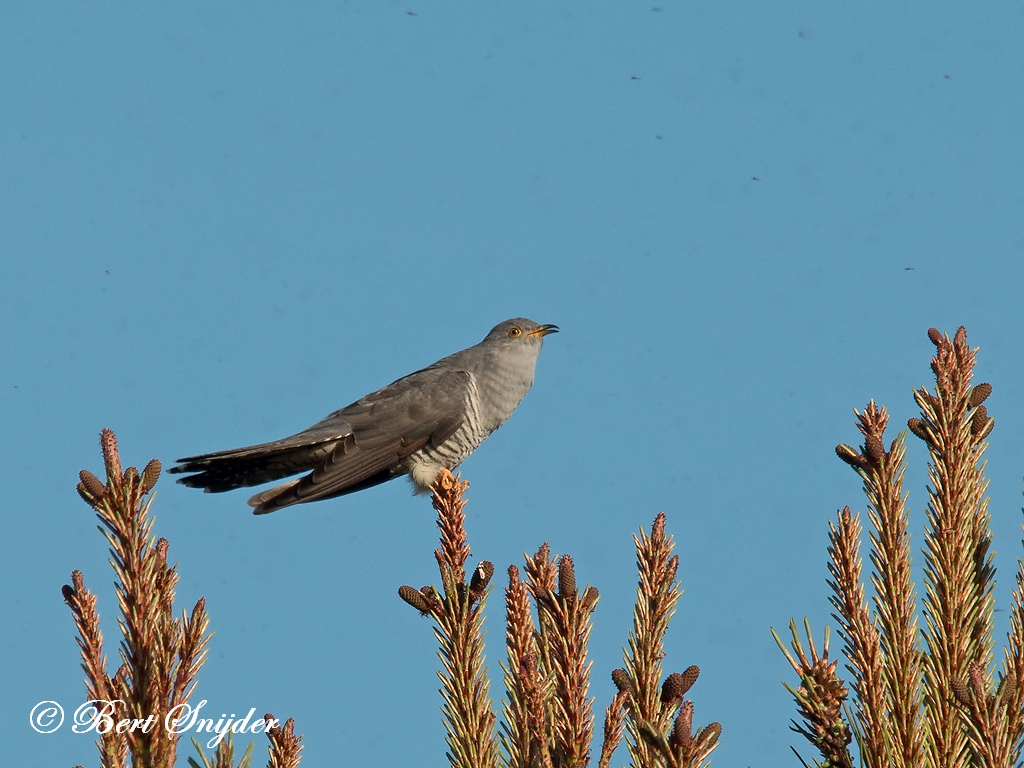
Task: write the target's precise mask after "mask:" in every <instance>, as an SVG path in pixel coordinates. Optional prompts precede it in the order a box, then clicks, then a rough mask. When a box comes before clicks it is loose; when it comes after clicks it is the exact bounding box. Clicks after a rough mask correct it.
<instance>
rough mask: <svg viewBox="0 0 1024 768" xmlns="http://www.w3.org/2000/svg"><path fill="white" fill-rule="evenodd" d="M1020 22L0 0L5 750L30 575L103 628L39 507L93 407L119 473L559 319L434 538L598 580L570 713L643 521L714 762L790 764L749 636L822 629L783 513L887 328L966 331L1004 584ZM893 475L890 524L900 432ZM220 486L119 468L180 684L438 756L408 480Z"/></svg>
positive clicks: (799, 528) (68, 642) (406, 752)
mask: <svg viewBox="0 0 1024 768" xmlns="http://www.w3.org/2000/svg"><path fill="white" fill-rule="evenodd" d="M1021 39H1024V9H1022V8H1021V6H1020V5H1019V4H1014V3H987V2H983V3H980V4H974V5H972V6H971V7H970V8H967V7H966V6H963V5H961V4H953V3H938V4H936V3H925V2H911V3H901V4H892V3H883V2H868V3H864V4H859V5H857V6H856V7H853V6H843V5H840V4H822V3H810V2H804V3H798V2H793V3H771V4H765V3H731V4H723V3H715V4H712V3H696V2H671V1H668V0H664V1H663V0H657V3H656V4H655V3H654V2H646V3H609V2H597V3H589V4H585V5H584V4H569V3H562V2H544V3H538V2H520V3H515V4H511V3H505V4H487V5H486V6H484V5H479V6H472V5H469V4H454V3H423V2H420V0H414V1H412V2H405V1H403V2H400V3H396V2H349V3H341V2H335V3H307V4H303V7H302V8H295V7H292V6H285V5H275V6H266V5H264V6H261V7H260V8H258V9H255V8H254V7H252V6H251V5H250V4H245V3H222V4H217V5H215V6H211V5H210V4H205V3H202V4H200V3H175V4H171V5H167V4H164V5H161V6H153V5H144V6H140V5H138V4H127V3H102V4H90V5H89V6H83V5H80V4H75V5H73V6H69V5H67V4H63V3H7V4H5V5H4V7H3V9H0V75H2V82H3V88H2V91H0V94H2V98H0V221H2V226H0V276H2V279H0V361H2V364H0V424H2V425H3V430H4V436H5V438H6V439H4V440H3V441H2V444H0V467H2V469H0V472H2V473H3V475H2V480H3V486H4V487H5V489H6V490H7V496H6V504H5V505H4V511H3V512H2V513H0V514H2V515H3V522H4V528H5V531H6V543H5V545H4V555H3V558H2V561H0V578H2V580H3V583H4V584H6V585H7V587H6V589H5V590H4V593H3V596H2V597H0V600H2V603H3V612H4V615H5V616H6V617H7V620H6V621H5V632H4V633H3V634H4V640H3V643H4V647H5V653H3V654H2V661H0V674H2V677H3V679H4V680H5V685H4V688H5V693H4V696H3V697H2V701H0V714H2V715H3V717H4V718H5V722H6V723H9V724H10V727H9V735H8V739H7V744H6V747H7V749H6V754H7V756H8V758H9V759H10V760H11V761H12V762H14V763H18V764H22V765H57V764H64V765H72V764H75V763H84V764H95V760H96V758H95V751H94V749H95V748H94V747H93V745H92V743H91V739H89V738H87V737H83V736H75V735H72V734H70V733H68V732H67V728H66V727H65V729H63V731H62V732H60V733H58V734H55V735H50V736H43V735H39V734H36V733H35V732H33V731H32V730H31V729H30V728H29V726H28V723H27V719H28V713H29V710H30V709H31V707H32V706H33V705H34V704H35V703H36V702H38V701H40V700H42V699H54V700H57V701H60V702H62V703H64V704H65V705H66V706H67V705H73V704H76V703H79V702H81V701H82V699H83V686H82V683H81V676H82V675H81V671H80V669H79V666H78V664H79V662H78V657H77V649H76V646H75V644H74V639H73V637H74V633H73V624H72V620H71V617H70V615H69V612H68V610H67V608H66V606H64V605H63V603H62V602H61V599H60V586H61V585H62V584H64V583H66V582H67V581H69V574H70V571H71V570H72V569H75V568H78V569H81V570H82V571H84V573H85V578H86V584H87V585H89V586H90V587H91V588H92V589H94V590H95V591H97V592H98V593H99V596H100V609H101V612H102V614H103V621H104V624H103V626H104V631H105V634H106V636H107V638H108V640H107V642H108V649H107V650H108V654H110V655H114V654H115V653H116V650H115V648H114V640H115V639H116V636H117V632H116V624H115V623H114V616H115V607H116V602H115V598H114V594H113V588H112V584H111V578H112V577H111V572H110V570H109V567H108V566H107V564H106V551H105V548H104V545H103V541H102V538H101V536H100V534H99V533H98V532H97V531H96V528H95V522H94V519H93V517H92V515H91V512H90V510H89V509H88V508H87V507H85V505H84V504H83V503H82V502H81V501H80V500H79V499H78V497H77V495H76V494H75V492H74V485H75V482H76V480H77V472H78V470H80V469H82V468H89V469H91V470H93V471H94V472H98V471H99V469H100V467H101V464H100V458H99V453H98V449H97V446H96V438H97V435H98V433H99V430H100V428H101V427H105V426H107V427H111V428H112V429H114V430H115V431H116V433H117V435H118V437H119V438H120V442H121V448H122V456H123V458H124V460H125V462H126V463H132V464H135V465H137V466H142V465H143V464H145V462H146V461H148V460H149V459H150V458H153V457H156V458H159V459H161V460H162V461H164V463H165V464H169V463H170V462H171V461H172V460H173V459H174V458H176V457H178V456H182V455H187V454H191V453H197V452H202V451H208V450H217V449H222V448H229V447H235V446H239V445H246V444H250V443H255V442H260V441H264V440H269V439H274V438H277V437H281V436H283V435H286V434H291V433H292V432H295V431H297V430H299V429H301V428H303V427H306V426H308V425H309V424H311V423H313V422H314V421H316V420H318V419H320V418H321V417H322V416H324V415H325V414H327V413H328V412H330V411H332V410H334V409H336V408H338V407H340V406H342V405H345V404H346V403H349V402H351V401H352V400H355V399H356V398H358V397H359V396H361V395H363V394H365V393H366V392H369V391H371V390H373V389H376V388H378V387H380V386H382V385H384V384H386V383H388V382H390V381H391V380H393V379H395V378H397V377H398V376H401V375H403V374H405V373H407V372H409V371H411V370H413V369H415V368H419V367H422V366H423V365H426V364H429V363H430V362H433V361H434V360H435V359H437V358H439V357H441V356H443V355H445V354H448V353H450V352H453V351H455V350H457V349H460V348H462V347H465V346H468V345H470V344H473V343H476V342H477V341H479V340H480V339H481V338H482V337H483V336H484V334H485V333H486V332H487V331H488V330H489V329H490V328H491V326H493V325H494V324H496V323H497V322H499V321H501V320H504V319H505V318H508V317H514V316H518V315H525V316H527V317H530V318H532V319H534V320H536V321H537V322H551V323H557V324H558V325H560V326H561V328H562V332H561V333H560V334H559V335H557V336H553V337H550V338H549V339H548V340H547V342H546V344H545V348H544V351H543V353H542V355H541V358H540V361H539V365H538V371H537V381H536V385H535V388H534V390H533V391H532V392H531V393H530V394H529V395H528V397H527V398H526V400H525V401H524V403H523V404H522V406H521V407H520V409H519V411H518V412H517V413H516V414H515V415H514V417H513V418H512V420H511V421H510V422H509V423H508V424H507V425H506V426H505V427H503V428H502V429H501V430H500V431H499V432H498V433H496V434H495V435H494V436H492V437H491V438H490V439H489V440H488V442H487V443H486V444H485V445H484V446H483V448H482V449H481V450H480V451H478V452H477V453H476V454H475V455H474V456H472V457H471V458H470V459H469V460H468V461H467V462H466V463H465V464H464V465H463V468H462V471H463V476H464V478H465V479H467V480H469V481H470V483H471V484H472V487H471V489H470V495H469V498H470V506H469V508H468V514H469V532H470V540H471V543H472V546H473V555H474V559H484V558H486V559H489V560H491V561H493V562H494V563H495V565H496V566H497V570H498V573H499V574H501V573H502V572H503V571H504V569H505V568H506V567H507V565H508V564H510V563H519V562H521V558H522V553H523V552H524V551H527V550H528V551H530V552H532V551H534V550H535V549H536V548H537V546H538V545H539V544H541V543H542V542H544V541H548V542H550V544H551V547H552V549H553V551H555V552H568V553H571V554H572V555H573V557H574V559H575V562H576V568H577V578H578V579H579V580H580V581H581V582H590V583H592V584H594V585H595V586H597V587H598V588H599V589H600V591H601V595H602V600H601V603H600V605H599V607H598V609H597V612H596V614H595V630H594V634H593V639H592V651H593V658H594V670H593V676H594V688H593V690H594V693H595V695H596V696H597V703H596V708H598V709H599V710H600V709H602V708H603V707H604V706H605V705H606V704H607V702H608V700H609V699H610V697H611V695H612V692H613V687H612V685H611V682H610V679H609V673H610V671H611V670H612V669H613V668H614V667H616V666H619V665H620V663H621V662H620V659H621V653H622V651H621V648H622V646H623V645H624V644H625V642H626V637H627V632H628V630H629V627H630V611H631V608H632V601H633V597H634V591H635V578H636V577H635V570H634V563H633V547H632V541H631V538H630V535H631V533H632V532H634V531H635V530H637V528H638V527H639V526H641V525H643V526H644V527H645V528H649V526H650V524H651V521H652V520H653V518H654V516H655V514H656V513H657V512H658V511H659V510H665V511H666V513H667V515H668V528H669V530H670V532H672V533H673V534H674V535H675V537H676V540H677V542H678V552H679V555H680V558H681V568H680V575H681V578H682V582H683V586H684V588H685V590H686V592H685V594H684V596H683V598H682V600H681V602H680V606H679V612H678V615H677V616H676V618H675V620H674V622H673V625H672V627H671V630H670V634H669V638H668V658H667V665H668V669H669V670H672V669H675V670H682V669H684V668H685V667H687V666H689V665H690V664H697V665H699V666H700V668H701V670H702V672H701V677H700V680H699V682H698V683H697V685H696V687H695V688H694V689H693V690H692V691H691V696H692V697H693V699H694V701H695V704H696V720H698V721H700V722H708V721H711V720H717V721H720V722H721V723H722V724H723V735H722V746H721V748H720V750H719V752H718V753H716V758H715V763H716V764H722V765H746V764H751V765H763V766H770V765H791V764H793V757H792V755H791V753H790V752H789V745H790V744H797V741H796V736H795V735H794V734H791V733H790V732H789V731H788V725H789V719H790V717H791V716H792V714H793V711H794V710H793V708H792V705H791V701H790V698H789V696H788V694H787V693H786V692H785V691H784V689H783V688H782V685H781V682H782V680H790V681H792V679H793V678H792V674H791V673H790V671H789V669H788V666H787V664H786V662H785V660H784V658H783V657H782V656H781V654H780V653H779V652H778V650H777V649H776V647H775V645H774V642H773V641H772V639H771V636H770V634H769V627H770V626H774V627H776V628H780V629H782V628H784V627H785V626H786V624H787V622H788V620H789V618H790V617H802V616H804V615H807V616H809V617H810V619H811V621H812V624H813V626H814V628H815V630H816V631H817V632H818V633H819V636H820V631H821V628H822V626H823V624H824V623H826V622H831V619H830V618H829V606H828V603H827V591H826V586H825V578H826V569H825V558H826V554H825V547H826V542H827V540H826V532H827V521H828V519H829V518H830V517H832V516H833V515H834V514H835V511H836V509H837V508H839V507H841V506H843V505H844V504H850V505H851V506H853V507H854V508H858V509H860V508H863V503H862V501H861V498H862V497H861V496H860V491H859V488H860V482H859V480H858V478H857V477H856V475H855V474H854V473H853V472H852V471H851V470H850V469H849V468H848V467H846V466H845V465H844V464H842V463H841V462H839V461H838V460H837V459H836V458H835V456H834V454H833V448H834V446H835V444H836V443H837V442H849V443H854V442H857V440H856V438H857V433H856V431H855V429H854V427H853V423H852V411H851V409H852V408H853V407H855V406H856V407H863V406H864V405H865V404H866V403H867V401H868V399H869V398H872V397H873V398H875V399H876V400H878V401H879V402H881V403H884V404H886V405H887V406H889V407H890V408H891V409H892V411H893V419H894V426H895V427H897V428H898V427H899V426H900V425H902V424H905V421H906V419H907V418H908V417H909V416H912V415H915V414H914V408H913V401H912V399H911V394H910V390H911V387H912V386H918V385H921V384H924V383H926V382H928V380H929V370H928V361H929V357H930V355H931V352H932V350H933V347H932V345H931V344H930V343H929V342H928V339H927V337H926V330H927V328H928V327H929V326H936V327H938V328H940V329H941V330H943V331H947V332H950V333H952V332H953V331H954V330H955V329H956V327H957V326H959V325H961V324H963V325H966V326H967V328H968V332H969V337H968V338H969V341H970V342H971V343H972V344H975V345H979V346H980V347H981V356H980V366H979V370H978V376H979V378H980V380H985V381H991V382H992V383H993V384H994V387H995V391H994V394H993V395H992V397H991V399H990V400H989V402H988V405H989V408H990V412H991V414H992V415H993V416H995V418H996V428H995V431H994V432H993V434H992V437H991V444H992V447H991V449H990V452H989V464H988V469H989V477H990V479H991V481H992V482H991V486H990V493H991V497H992V511H993V517H994V523H993V525H994V529H995V536H996V544H995V546H996V549H997V550H998V555H997V566H998V567H999V569H1000V570H999V574H1000V576H1001V579H1000V585H999V588H998V589H997V594H998V598H999V600H1000V604H1001V605H1002V606H1003V607H1005V605H1006V599H1007V596H1008V591H1009V585H1010V584H1011V583H1012V576H1011V575H1012V573H1013V569H1014V568H1015V567H1016V558H1017V557H1018V556H1020V555H1021V546H1020V539H1021V536H1020V524H1021V512H1020V506H1021V499H1020V493H1021V480H1020V475H1021V472H1022V468H1024V441H1022V440H1021V438H1020V435H1021V434H1022V431H1024V413H1022V412H1021V410H1020V408H1019V407H1015V405H1016V404H1018V403H1020V402H1021V401H1022V397H1024V392H1022V391H1021V384H1020V382H1021V381H1022V380H1024V354H1022V341H1021V332H1020V331H1021V325H1022V320H1024V317H1022V315H1024V310H1022V302H1021V300H1020V293H1021V285H1022V283H1024V215H1022V212H1024V141H1022V140H1021V125H1022V124H1024V91H1022V88H1021V85H1020V81H1021V78H1020V75H1021V73H1022V72H1024V48H1022V47H1021V45H1020V40H1021ZM892 434H893V435H895V432H893V433H892ZM910 457H911V461H912V463H913V464H912V467H911V471H910V472H909V474H908V489H909V491H910V493H911V504H912V505H913V506H914V509H915V517H914V520H913V526H914V533H915V536H914V544H915V547H917V546H918V545H919V544H920V531H921V530H922V526H923V523H924V521H923V515H922V514H921V505H922V503H923V500H924V498H925V494H924V489H925V485H924V483H925V476H924V463H923V462H924V460H925V451H924V448H923V446H922V445H920V444H918V443H917V441H913V442H912V444H911V448H910ZM246 498H247V495H246V493H245V492H235V493H229V494H223V495H203V494H200V493H197V492H195V491H192V490H190V489H186V488H183V487H181V486H178V485H175V484H173V483H171V482H169V479H168V478H166V477H165V478H164V480H163V481H162V482H161V483H160V484H159V486H158V489H157V498H156V501H155V506H154V511H155V513H156V516H157V523H156V531H157V533H158V534H159V535H161V536H165V537H167V538H168V539H169V540H170V542H171V551H170V558H171V559H172V560H174V561H176V562H178V563H179V564H180V572H181V576H182V579H181V584H180V587H179V590H178V594H179V600H180V605H179V607H180V608H183V607H186V606H191V605H192V604H193V603H194V602H195V600H196V599H198V597H199V596H201V595H205V596H206V598H207V606H208V608H209V611H210V614H211V618H212V627H213V629H214V630H215V631H216V636H215V637H214V639H213V641H212V645H211V654H210V659H209V662H208V664H207V666H206V668H205V669H204V671H203V672H202V673H201V675H200V687H199V690H198V694H197V695H198V697H199V698H200V699H202V698H205V699H207V700H208V701H209V702H210V703H209V705H208V706H209V707H210V708H211V709H216V710H217V711H218V713H219V712H222V711H223V712H235V711H237V712H245V711H247V710H248V709H249V708H250V707H255V708H256V709H257V711H258V712H259V713H262V712H265V711H268V710H269V711H272V712H274V713H275V714H277V715H279V716H281V717H289V716H291V717H295V718H296V721H297V730H298V731H299V732H301V733H302V734H304V736H305V747H306V762H308V764H310V765H314V764H323V763H327V764H338V765H341V764H357V763H356V761H358V762H359V763H360V764H379V765H398V764H410V760H415V761H417V762H418V763H420V764H423V765H441V764H443V763H444V741H443V730H442V728H441V724H440V714H439V709H438V705H439V696H438V693H437V680H436V677H435V670H436V668H437V660H436V657H435V655H434V653H435V646H434V641H433V637H432V635H431V631H430V624H429V622H428V621H427V620H421V619H420V618H419V617H417V616H416V615H415V613H414V612H413V611H411V610H410V609H409V608H408V607H407V606H406V605H404V604H403V603H402V602H401V601H400V600H399V599H398V597H397V595H396V589H397V587H398V586H399V585H401V584H414V585H420V584H426V583H431V582H436V581H437V575H436V570H435V567H436V566H435V565H434V563H433V557H432V554H431V553H432V550H433V548H434V546H435V528H434V522H433V516H432V512H431V510H430V507H429V504H428V503H427V501H426V500H425V499H423V498H413V497H412V496H411V495H410V492H409V487H408V485H407V484H406V483H405V482H404V481H399V482H394V483H390V484H387V485H385V486H382V487H379V488H377V489H373V490H370V491H366V492H364V493H360V494H358V495H355V496H351V497H348V498H344V499H340V500H333V501H328V502H323V503H318V504H314V505H309V506H305V507H298V508H294V509H288V510H285V511H282V512H278V513H276V514H274V515H270V516H267V517H263V518H254V517H252V516H251V515H250V514H249V512H248V509H247V508H246V506H245V499H246ZM917 561H918V563H920V557H918V558H917ZM497 586H498V587H499V588H500V586H501V583H500V582H498V584H497ZM501 602H502V600H501V592H500V589H498V590H495V591H494V592H493V593H492V595H491V603H490V614H489V622H488V625H487V628H488V633H489V634H488V636H489V638H490V639H491V644H490V646H489V654H488V658H489V664H490V668H491V670H492V672H497V662H498V661H499V660H500V659H501V658H502V656H503V647H502V643H501V637H502V626H503V625H502V615H501V610H500V608H501ZM999 616H1000V621H1001V622H1002V624H1000V629H1001V631H1002V630H1005V622H1006V618H1005V617H1006V614H1005V612H1004V613H1002V614H999ZM496 688H497V690H498V691H500V684H499V685H497V686H496ZM69 708H73V707H69ZM260 738H261V741H259V742H258V747H259V749H260V751H261V752H262V750H263V748H264V747H263V743H264V742H263V741H262V737H260ZM186 751H187V750H186ZM619 759H620V761H623V762H624V761H625V760H626V756H625V753H624V752H623V753H620V755H619Z"/></svg>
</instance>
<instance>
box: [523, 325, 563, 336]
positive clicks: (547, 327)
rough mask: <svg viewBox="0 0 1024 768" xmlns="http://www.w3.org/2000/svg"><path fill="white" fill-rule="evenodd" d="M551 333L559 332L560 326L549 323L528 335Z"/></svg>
mask: <svg viewBox="0 0 1024 768" xmlns="http://www.w3.org/2000/svg"><path fill="white" fill-rule="evenodd" d="M549 333H558V326H557V325H552V324H551V323H548V324H546V325H542V326H540V327H539V328H535V329H534V330H532V331H530V332H529V333H528V334H526V335H527V336H547V335H548V334H549Z"/></svg>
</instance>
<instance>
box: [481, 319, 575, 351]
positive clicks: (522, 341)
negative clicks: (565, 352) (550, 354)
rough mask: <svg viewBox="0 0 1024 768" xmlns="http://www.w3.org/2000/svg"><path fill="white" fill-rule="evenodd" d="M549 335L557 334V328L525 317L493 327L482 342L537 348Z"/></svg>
mask: <svg viewBox="0 0 1024 768" xmlns="http://www.w3.org/2000/svg"><path fill="white" fill-rule="evenodd" d="M549 333H558V326H557V325H551V324H550V323H547V324H545V325H540V324H538V323H535V322H533V320H527V319H526V318H525V317H514V318H512V319H511V320H506V321H505V322H503V323H498V324H497V325H496V326H494V327H493V328H492V329H491V332H490V333H488V334H487V337H486V338H485V339H484V341H485V342H490V343H495V344H501V345H502V346H510V347H536V348H539V347H540V345H541V340H542V339H543V338H544V337H545V336H547V335H548V334H549Z"/></svg>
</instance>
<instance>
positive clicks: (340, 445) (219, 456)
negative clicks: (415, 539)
mask: <svg viewBox="0 0 1024 768" xmlns="http://www.w3.org/2000/svg"><path fill="white" fill-rule="evenodd" d="M470 386H471V376H470V374H469V373H467V372H465V371H462V370H456V369H450V368H438V367H436V366H432V367H430V368H425V369H423V370H421V371H417V372H415V373H412V374H409V375H408V376H405V377H404V378H401V379H399V380H398V381H395V382H393V383H391V384H389V385H388V386H386V387H384V388H383V389H379V390H377V391H376V392H373V393H371V394H369V395H367V396H366V397H363V398H361V399H360V400H357V401H356V402H354V403H352V404H351V405H349V406H346V407H345V408H342V409H341V410H339V411H335V412H334V413H332V414H330V415H329V416H327V417H326V418H325V419H323V420H322V421H320V422H317V423H316V424H314V425H313V426H311V427H310V428H309V429H306V430H303V431H302V432H299V433H298V434H295V435H292V436H290V437H286V438H284V439H282V440H275V441H274V442H270V443H263V444H261V445H254V446H249V447H246V448H238V449H234V450H229V451H218V452H216V453H207V454H202V455H199V456H190V457H187V458H184V459H179V460H178V461H179V464H180V466H177V467H174V468H173V469H171V472H178V473H181V472H184V473H193V474H190V475H189V476H188V477H184V478H181V479H179V481H178V482H180V483H184V484H185V485H189V486H192V487H197V488H205V489H206V490H207V491H210V492H219V491H226V490H230V489H232V488H239V487H242V486H252V485H259V484H261V483H265V482H269V481H271V480H279V479H281V478H283V477H288V476H289V475H294V474H297V473H298V472H304V471H307V470H313V471H312V472H311V473H310V474H309V475H307V476H305V477H303V478H300V479H298V480H295V481H292V482H291V483H287V484H285V485H283V486H279V487H278V488H274V489H270V490H268V491H265V492H264V493H262V494H258V495H257V496H254V497H253V498H252V499H251V500H250V505H251V506H254V507H257V512H260V511H264V512H269V511H272V510H273V509H277V508H280V507H281V506H287V505H288V504H297V503H300V502H305V501H313V500H315V499H322V498H327V497H329V496H337V495H341V494H342V493H345V492H346V491H347V490H348V491H350V490H356V489H357V487H358V488H362V487H366V486H367V484H370V485H372V484H376V483H377V482H383V481H384V480H387V479H390V477H392V476H393V474H394V473H393V470H396V469H397V465H398V464H400V463H401V461H402V460H403V459H405V458H406V457H407V456H408V455H409V454H410V453H412V452H413V451H416V450H418V449H419V448H422V447H423V446H424V445H426V444H427V443H429V442H433V443H435V444H436V443H441V442H443V441H444V440H445V439H447V438H448V437H449V436H450V435H451V434H452V433H453V432H455V430H457V429H458V428H459V426H460V425H461V424H462V423H463V420H464V418H465V410H466V399H467V396H468V393H469V388H470ZM370 478H377V479H375V481H374V482H372V483H368V482H367V481H368V479H370Z"/></svg>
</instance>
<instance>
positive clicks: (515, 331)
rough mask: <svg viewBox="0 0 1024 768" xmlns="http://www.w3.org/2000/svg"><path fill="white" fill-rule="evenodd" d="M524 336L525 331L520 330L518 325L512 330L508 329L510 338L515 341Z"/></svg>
mask: <svg viewBox="0 0 1024 768" xmlns="http://www.w3.org/2000/svg"><path fill="white" fill-rule="evenodd" d="M522 335H523V329H522V328H520V327H519V326H518V325H513V326H512V327H511V328H509V329H508V337H509V338H510V339H514V338H516V337H517V336H522Z"/></svg>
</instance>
